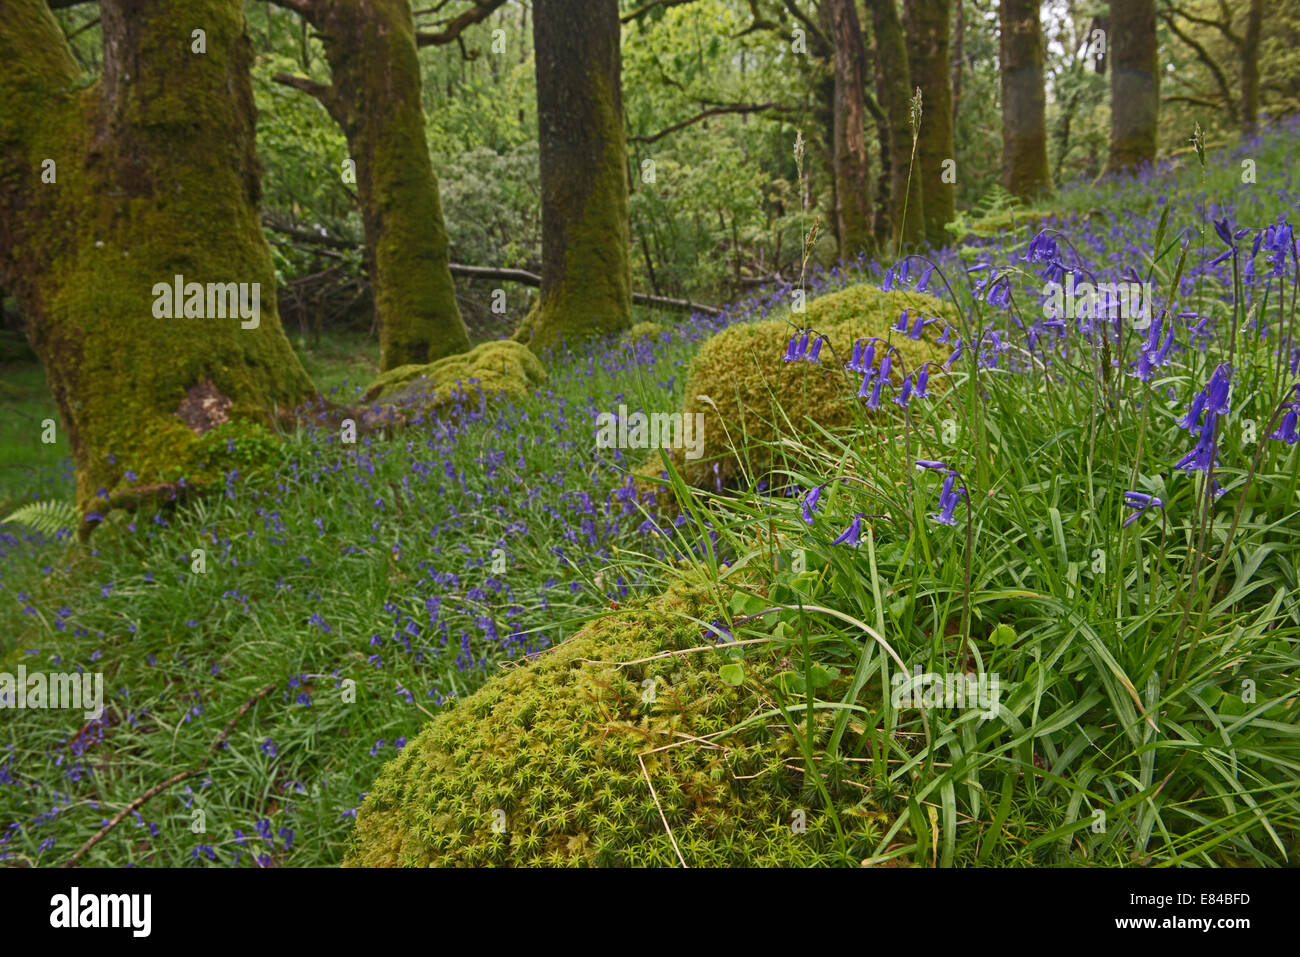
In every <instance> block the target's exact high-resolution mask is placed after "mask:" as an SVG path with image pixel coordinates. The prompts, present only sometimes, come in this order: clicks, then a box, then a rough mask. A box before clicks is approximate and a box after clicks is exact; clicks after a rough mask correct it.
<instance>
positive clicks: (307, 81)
mask: <svg viewBox="0 0 1300 957" xmlns="http://www.w3.org/2000/svg"><path fill="white" fill-rule="evenodd" d="M272 79H274V80H275V82H276V83H282V84H284V85H285V86H291V87H293V88H294V89H295V90H302V91H303V92H304V93H306V94H308V95H309V96H311V97H313V98H315V99H317V100H319V101H320V102H321V103H322V104H323V105H324V106H325V107H326V108H327V109H328V108H329V106H330V103H331V102H333V99H334V87H332V86H330V85H329V84H328V83H317V82H316V81H315V80H313V79H311V78H310V77H305V76H298V75H297V74H295V73H277V74H276V75H275V76H274V77H272Z"/></svg>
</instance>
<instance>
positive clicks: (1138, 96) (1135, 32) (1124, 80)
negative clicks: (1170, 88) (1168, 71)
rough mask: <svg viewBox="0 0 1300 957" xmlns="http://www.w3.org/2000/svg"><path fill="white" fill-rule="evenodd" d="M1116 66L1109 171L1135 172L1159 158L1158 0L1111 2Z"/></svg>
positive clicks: (1109, 52) (1110, 52) (1110, 53)
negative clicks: (1157, 130) (1157, 141)
mask: <svg viewBox="0 0 1300 957" xmlns="http://www.w3.org/2000/svg"><path fill="white" fill-rule="evenodd" d="M1106 59H1107V60H1108V61H1109V64H1108V67H1109V70H1110V155H1109V157H1108V159H1107V160H1106V170H1105V171H1106V172H1107V173H1131V172H1134V171H1136V170H1137V169H1139V168H1140V167H1141V166H1143V165H1145V164H1150V163H1154V162H1155V159H1156V122H1157V120H1158V119H1159V117H1160V61H1159V57H1158V56H1157V50H1156V4H1155V0H1111V3H1110V29H1109V30H1108V31H1107V33H1106Z"/></svg>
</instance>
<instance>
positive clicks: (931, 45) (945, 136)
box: [903, 0, 956, 247]
mask: <svg viewBox="0 0 1300 957" xmlns="http://www.w3.org/2000/svg"><path fill="white" fill-rule="evenodd" d="M949 10H950V3H949V0H904V4H903V25H904V28H905V29H906V31H907V60H908V63H909V65H910V66H911V69H912V82H913V84H914V85H916V86H918V87H920V89H921V104H922V116H921V130H920V139H919V141H918V142H917V148H916V155H917V160H918V166H919V172H920V174H921V198H922V202H923V208H924V215H925V237H926V239H927V240H928V241H929V243H930V245H931V246H935V247H939V246H943V245H945V244H946V243H947V241H948V234H947V230H945V229H944V226H946V225H947V224H948V223H950V222H952V220H953V217H954V215H955V213H956V210H955V203H956V196H955V192H954V189H953V187H954V183H955V178H956V167H955V163H956V155H955V153H956V151H955V149H954V146H953V122H952V85H951V74H950V73H949V61H948V14H949Z"/></svg>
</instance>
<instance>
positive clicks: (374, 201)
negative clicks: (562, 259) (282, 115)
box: [276, 0, 469, 371]
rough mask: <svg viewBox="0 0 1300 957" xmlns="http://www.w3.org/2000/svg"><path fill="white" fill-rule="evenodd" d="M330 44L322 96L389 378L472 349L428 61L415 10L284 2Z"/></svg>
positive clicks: (339, 1) (397, 1) (330, 0)
mask: <svg viewBox="0 0 1300 957" xmlns="http://www.w3.org/2000/svg"><path fill="white" fill-rule="evenodd" d="M276 2H277V3H280V5H281V6H285V7H287V8H288V9H292V10H296V11H297V12H298V13H300V14H302V15H303V16H304V17H305V18H306V19H307V21H308V22H309V23H311V25H312V26H314V27H315V28H316V30H317V32H318V33H319V34H320V36H321V42H322V43H323V44H324V46H325V56H326V59H327V60H328V61H329V65H330V74H331V83H330V84H329V85H328V86H323V85H321V84H317V83H313V82H311V81H308V80H304V79H303V78H300V77H286V76H283V75H282V76H280V77H277V79H280V80H281V82H285V83H289V84H290V85H292V86H297V87H298V88H299V89H303V90H305V91H306V92H308V93H311V94H312V95H313V96H315V97H316V98H317V99H318V100H320V101H321V103H322V104H323V105H324V106H325V108H326V109H327V110H328V111H329V113H330V116H332V117H333V118H334V120H335V122H336V123H338V124H339V126H340V127H341V128H342V130H343V134H344V136H346V137H347V141H348V150H349V151H350V152H351V154H352V155H351V158H352V160H353V161H354V162H355V163H356V175H357V195H358V197H359V198H360V201H361V218H362V223H363V225H364V228H365V234H366V258H367V261H368V266H369V273H370V284H371V290H372V292H373V298H374V308H375V321H376V324H377V325H378V327H379V367H380V369H381V371H387V370H388V369H392V368H395V367H397V366H401V365H409V364H412V363H425V362H433V361H435V360H437V359H441V358H443V357H444V356H449V355H454V354H456V353H459V352H464V351H466V350H467V349H469V333H468V332H467V331H466V329H465V323H464V321H463V320H462V318H461V315H460V309H459V307H458V306H457V305H456V294H455V289H454V287H453V285H452V278H451V272H450V271H449V270H448V268H447V264H448V262H449V261H450V259H451V254H450V251H449V248H448V242H447V229H446V226H445V225H444V222H443V216H442V202H441V199H440V198H439V195H438V180H437V178H436V177H435V176H434V172H433V164H432V161H431V160H430V159H429V147H428V143H427V142H426V140H425V135H424V109H423V106H422V104H421V99H420V61H419V55H418V53H417V50H416V32H415V23H414V21H413V19H412V16H411V7H410V4H409V3H408V0H359V2H358V0H293V2H292V3H290V2H286V0H276Z"/></svg>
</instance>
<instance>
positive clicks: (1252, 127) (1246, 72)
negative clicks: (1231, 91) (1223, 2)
mask: <svg viewBox="0 0 1300 957" xmlns="http://www.w3.org/2000/svg"><path fill="white" fill-rule="evenodd" d="M1263 20H1264V0H1250V6H1249V7H1247V8H1246V30H1245V33H1244V34H1243V36H1242V38H1241V132H1242V133H1243V134H1244V135H1246V136H1251V135H1252V134H1254V133H1255V131H1256V130H1257V129H1258V128H1259V35H1260V28H1261V27H1262V26H1263Z"/></svg>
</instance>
